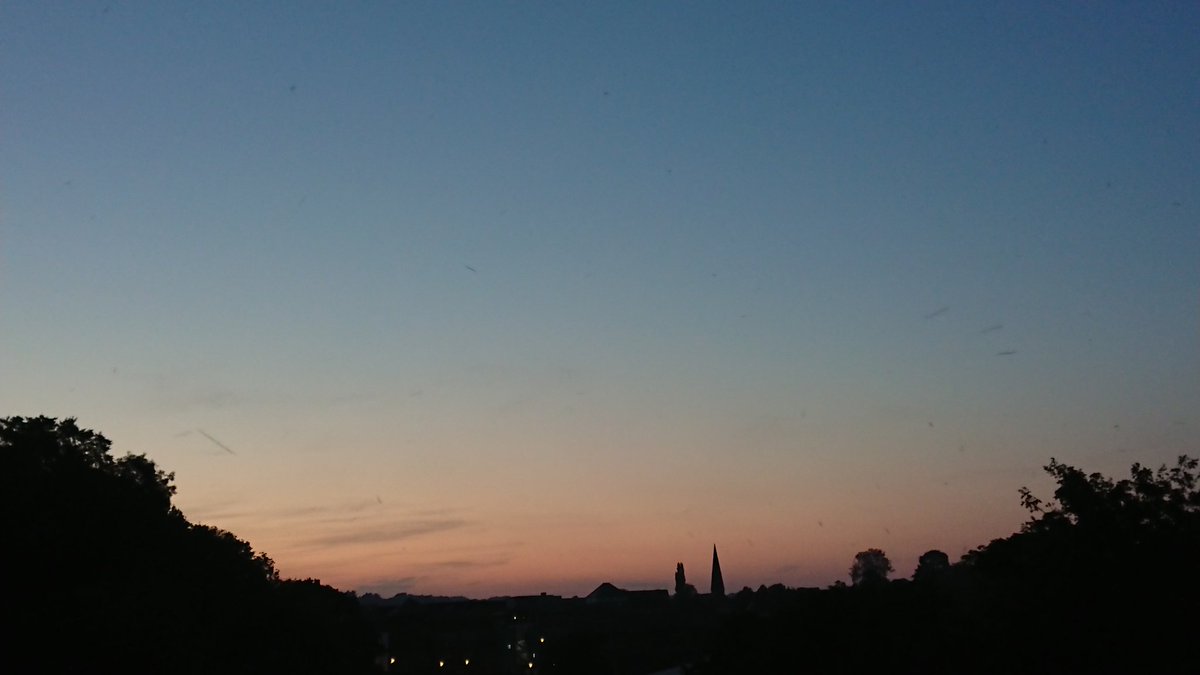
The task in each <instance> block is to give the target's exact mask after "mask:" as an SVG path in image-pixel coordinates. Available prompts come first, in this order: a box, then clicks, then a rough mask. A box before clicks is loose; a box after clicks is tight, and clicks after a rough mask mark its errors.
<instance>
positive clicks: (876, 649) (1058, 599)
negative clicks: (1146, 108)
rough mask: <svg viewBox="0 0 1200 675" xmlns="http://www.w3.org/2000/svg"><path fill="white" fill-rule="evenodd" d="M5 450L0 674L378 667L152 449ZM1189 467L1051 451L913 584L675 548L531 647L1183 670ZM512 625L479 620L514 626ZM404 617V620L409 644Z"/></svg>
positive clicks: (320, 595) (577, 654) (56, 435)
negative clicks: (609, 600)
mask: <svg viewBox="0 0 1200 675" xmlns="http://www.w3.org/2000/svg"><path fill="white" fill-rule="evenodd" d="M0 467H2V470H0V500H3V501H2V502H0V527H3V532H4V535H5V543H6V544H7V548H6V549H5V550H6V553H7V555H6V556H5V563H6V564H5V567H4V569H5V574H3V575H0V579H3V581H2V582H0V583H2V584H3V586H2V590H0V593H2V596H0V598H2V600H3V607H4V610H5V623H6V625H7V626H9V628H8V629H7V632H6V643H7V644H6V648H5V649H4V650H0V666H2V667H3V672H38V673H118V672H119V673H184V674H190V673H196V674H207V673H234V674H237V673H246V674H251V673H253V674H256V675H258V674H264V673H297V674H303V673H314V674H315V673H356V672H358V673H362V672H368V671H370V670H371V669H372V660H373V659H374V658H375V656H376V654H377V650H378V644H377V641H376V635H377V633H376V632H375V630H374V629H373V628H372V627H371V625H370V624H369V623H368V621H367V620H366V619H364V616H363V614H362V612H361V610H360V607H359V604H358V602H357V599H356V598H355V597H354V595H353V594H349V593H341V592H339V591H337V590H335V589H333V588H330V587H328V586H324V585H322V584H320V583H319V582H317V581H314V580H303V581H296V580H284V579H281V578H280V577H279V574H278V573H277V571H276V569H275V566H274V564H273V563H272V561H271V560H270V559H269V558H267V557H266V556H265V555H263V554H261V553H257V552H255V551H254V549H253V548H252V547H251V546H250V544H248V543H247V542H245V541H242V540H241V539H238V538H237V537H236V536H234V535H233V534H231V533H229V532H225V531H223V530H219V529H217V528H213V527H208V526H205V525H200V524H195V523H191V522H189V521H188V520H187V519H186V518H185V517H184V515H183V514H182V513H181V512H180V511H179V510H178V509H177V508H175V506H174V505H173V504H172V497H173V495H174V493H175V488H174V486H173V476H172V474H169V473H165V472H163V471H162V470H160V469H159V468H158V467H157V466H156V465H155V463H154V462H153V461H151V460H149V459H148V458H146V457H145V456H144V455H125V456H124V457H119V458H117V457H113V456H112V454H111V452H110V443H109V441H108V440H107V439H105V438H104V437H103V436H101V435H99V434H97V433H95V432H92V431H89V430H86V429H81V428H79V427H78V425H77V424H76V423H75V421H74V420H73V419H64V420H61V421H59V420H55V419H51V418H47V417H36V418H22V417H10V418H5V419H0ZM1197 467H1198V462H1197V460H1196V459H1191V458H1188V457H1180V458H1179V459H1178V461H1177V462H1176V464H1175V465H1174V466H1169V467H1168V466H1163V467H1160V468H1158V469H1151V468H1148V467H1143V466H1140V465H1137V464H1135V465H1134V466H1133V468H1132V471H1131V473H1130V476H1129V477H1128V478H1125V479H1121V480H1114V479H1111V478H1108V477H1105V476H1103V475H1101V474H1097V473H1092V474H1088V473H1085V472H1083V471H1081V470H1079V469H1077V468H1075V467H1071V466H1068V465H1065V464H1062V463H1060V462H1057V461H1055V460H1051V462H1050V464H1049V465H1048V466H1047V467H1046V470H1047V472H1049V474H1050V475H1051V476H1052V477H1053V478H1054V480H1055V481H1056V483H1057V489H1056V490H1055V492H1054V495H1053V498H1052V499H1045V500H1043V499H1041V498H1039V497H1037V496H1035V495H1033V494H1032V493H1031V492H1030V491H1029V490H1026V489H1022V490H1021V491H1020V495H1021V500H1022V504H1023V505H1024V507H1025V508H1026V509H1027V510H1028V511H1029V513H1030V518H1029V520H1028V521H1027V522H1026V523H1025V524H1024V525H1023V526H1022V528H1021V529H1020V531H1019V532H1016V533H1014V534H1012V535H1010V536H1008V537H1005V538H1002V539H997V540H994V541H992V542H990V543H988V544H986V545H983V546H980V547H979V548H977V549H975V550H974V551H971V552H970V553H968V554H967V555H965V556H963V558H962V559H961V560H960V561H958V562H957V563H953V564H952V563H951V562H950V559H949V557H948V556H947V555H946V554H945V553H943V552H941V551H929V552H927V553H925V554H924V555H922V556H921V558H920V560H919V561H918V565H917V568H916V571H915V572H914V574H913V579H912V580H911V581H910V580H903V579H902V580H895V581H892V580H889V579H888V575H889V574H890V573H891V572H892V571H893V570H892V564H891V561H890V560H888V558H887V555H886V554H885V553H884V552H883V551H882V550H879V549H868V550H866V551H863V552H861V553H859V554H858V555H857V556H855V559H854V561H853V565H852V567H851V569H850V577H851V581H852V585H850V586H847V585H845V584H842V583H838V584H835V585H834V586H833V587H831V588H828V589H788V588H785V587H783V586H782V585H778V584H777V585H775V586H772V587H769V588H768V587H765V586H764V587H761V588H759V589H758V591H752V590H750V589H744V590H743V591H741V592H740V593H737V594H735V595H734V596H731V597H729V598H728V599H726V601H725V602H719V603H712V602H709V603H705V602H699V600H698V599H697V598H696V597H695V595H696V594H695V593H694V589H692V588H691V585H690V584H687V582H686V579H685V578H684V575H683V570H682V566H680V567H679V568H678V569H677V575H676V590H677V597H676V598H675V599H674V600H673V601H671V602H670V603H669V604H667V605H664V607H663V608H661V609H654V610H651V609H639V610H637V611H636V612H635V611H634V610H616V609H611V608H602V609H603V612H607V613H608V614H611V616H608V620H607V621H600V620H599V619H600V618H604V617H603V616H601V617H599V618H598V615H597V614H596V611H595V610H591V609H589V608H588V607H586V606H582V605H581V609H578V611H577V613H576V614H569V613H567V614H563V615H562V616H560V617H558V618H557V619H555V621H554V622H553V624H547V625H546V626H542V628H554V627H555V626H557V631H558V632H557V633H556V634H554V636H553V639H552V640H551V644H552V647H549V648H545V650H546V653H545V654H543V657H546V656H553V657H554V658H553V659H550V660H549V661H547V663H548V664H552V663H555V662H557V663H558V664H559V665H560V667H559V668H557V669H555V668H552V667H551V666H550V665H546V666H545V667H544V668H545V670H539V672H551V671H553V672H623V671H620V669H619V668H617V666H616V665H614V664H619V663H631V664H635V663H642V664H645V663H658V664H663V665H664V666H665V665H667V664H670V663H680V664H682V665H686V666H687V668H688V670H689V671H690V672H695V673H734V672H755V673H795V672H807V673H818V674H819V673H861V672H866V671H868V670H876V671H881V672H883V671H886V672H895V673H930V674H940V673H945V674H950V673H986V674H993V673H995V674H999V673H1014V672H1020V673H1034V674H1037V673H1047V674H1049V673H1067V674H1070V673H1087V674H1089V675H1092V674H1096V673H1130V672H1153V673H1191V672H1195V661H1196V659H1195V657H1194V656H1193V655H1192V654H1191V652H1190V651H1189V648H1190V646H1191V644H1192V641H1193V640H1194V638H1195V636H1196V635H1200V613H1198V612H1200V573H1198V572H1197V570H1198V567H1197V563H1198V562H1200V486H1198V484H1197V481H1198V475H1197ZM476 609H477V608H476ZM476 609H473V608H472V606H471V605H470V604H469V603H467V604H464V605H463V609H461V610H459V609H447V610H446V611H447V612H458V611H463V612H467V613H468V614H469V613H470V612H473V611H476ZM430 611H433V610H430ZM438 611H441V610H438ZM571 611H572V612H575V611H576V610H571ZM603 612H602V613H603ZM628 612H633V613H632V614H629V613H628ZM503 614H504V615H505V616H509V615H510V613H509V612H508V611H507V610H505V611H504V612H503ZM568 614H569V615H568ZM605 616H607V614H606V615H605ZM385 618H386V617H385ZM417 618H418V619H420V623H421V624H422V625H425V624H427V625H426V628H428V629H429V630H433V624H429V623H428V621H426V619H427V618H428V617H426V618H424V619H422V618H421V617H417ZM572 622H573V623H572ZM459 623H461V622H459ZM451 624H453V625H458V624H457V623H454V622H451ZM404 625H405V626H408V624H404ZM489 625H490V624H489ZM504 626H505V630H507V631H508V633H504V635H500V634H497V635H492V636H490V637H489V635H490V634H489V635H485V634H484V633H486V631H484V632H483V633H479V638H480V639H486V640H492V641H493V642H494V641H495V640H493V639H492V638H495V639H497V640H498V639H503V640H507V641H509V642H511V640H512V636H511V635H510V634H509V633H511V626H510V625H509V624H507V623H505V624H504ZM571 626H574V628H570V627H571ZM614 626H615V627H616V628H614ZM418 628H420V626H418ZM413 630H416V629H413ZM413 630H409V629H407V628H406V630H405V631H401V632H395V631H393V632H394V637H399V636H404V637H405V639H406V640H408V641H409V642H411V639H410V638H412V637H413V635H415V634H417V633H419V632H420V631H419V630H417V633H414V632H413ZM426 632H428V631H426ZM476 632H478V631H476ZM473 634H474V633H473ZM454 635H458V633H454ZM451 637H452V636H451ZM460 637H461V636H460ZM428 639H429V640H430V641H433V642H437V643H438V644H441V642H439V641H443V642H444V641H445V639H448V636H446V635H441V636H439V635H433V634H430V636H428ZM499 644H501V643H497V645H499ZM494 646H495V645H494ZM393 647H394V648H395V647H397V645H393ZM497 648H499V647H497ZM639 651H640V652H645V653H641V654H639V653H638V652H639ZM397 654H398V655H399V656H401V657H403V656H405V655H406V653H405V652H402V651H398V652H397ZM597 655H605V656H604V658H600V656H597ZM618 657H619V658H618ZM641 657H645V658H641ZM651 657H652V658H651ZM426 660H427V661H428V659H426ZM432 663H433V662H432V661H431V662H430V663H427V664H425V665H426V666H428V667H429V668H433V667H434V665H432ZM541 668H543V666H539V669H541ZM431 672H434V671H431ZM631 672H632V671H631ZM640 672H645V669H643V670H642V671H640Z"/></svg>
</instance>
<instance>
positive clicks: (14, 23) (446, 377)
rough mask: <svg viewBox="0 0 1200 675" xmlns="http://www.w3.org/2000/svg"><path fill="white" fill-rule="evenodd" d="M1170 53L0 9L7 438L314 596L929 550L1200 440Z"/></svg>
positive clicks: (1189, 8) (1194, 131)
mask: <svg viewBox="0 0 1200 675" xmlns="http://www.w3.org/2000/svg"><path fill="white" fill-rule="evenodd" d="M1197 34H1200V10H1197V8H1196V6H1195V5H1194V4H1189V3H1137V4H1114V3H1089V4H1086V5H1085V4H1066V3H996V4H992V3H970V4H962V3H919V4H914V5H911V6H900V5H896V4H893V3H859V4H849V3H842V4H838V5H836V6H833V5H829V4H825V5H821V4H810V3H780V4H767V3H736V4H719V3H654V4H644V3H604V4H603V6H599V7H578V6H573V5H550V4H543V3H427V4H426V3H403V4H389V3H360V4H358V5H355V6H353V7H348V6H346V5H343V4H338V3H256V4H255V5H254V6H253V7H249V8H247V7H244V6H241V4H234V3H229V4H226V5H214V6H196V5H193V4H190V3H166V2H164V3H125V2H113V3H28V2H9V3H5V5H4V7H3V8H2V9H0V58H2V63H3V64H4V67H3V68H0V96H2V98H3V100H4V102H5V103H4V105H3V106H0V125H2V126H0V134H2V145H0V147H2V148H3V157H4V161H3V162H0V181H2V182H0V190H2V197H3V207H2V216H0V218H2V220H0V228H2V229H0V338H2V341H0V383H2V384H0V410H2V411H3V412H4V413H5V414H48V415H54V416H67V415H74V416H77V417H79V419H80V422H81V423H82V424H84V425H85V426H89V427H92V428H96V429H97V430H99V431H102V432H104V433H105V434H106V435H108V436H109V437H110V438H112V439H113V440H114V442H115V444H116V448H117V450H118V451H119V452H123V451H132V452H146V453H148V454H149V455H150V456H151V457H152V458H154V459H155V460H156V461H158V462H159V463H160V464H162V465H163V466H164V467H165V468H167V469H169V470H174V471H176V473H177V475H178V483H179V486H180V493H179V496H178V502H179V504H180V505H181V506H182V507H183V508H184V510H185V512H188V513H189V514H197V515H195V516H194V517H196V518H197V519H203V520H205V521H206V522H211V523H212V524H215V525H219V526H221V527H226V528H228V529H231V530H232V531H234V532H235V533H237V534H239V535H240V536H243V537H245V538H247V539H249V540H250V541H251V542H252V543H253V544H255V546H256V547H258V548H260V549H264V550H266V551H267V552H268V554H270V555H272V557H274V558H275V559H276V560H277V561H278V562H279V563H280V565H281V567H282V569H283V571H284V572H285V573H290V574H295V575H302V576H318V577H322V578H324V579H326V580H328V581H331V582H334V583H337V584H338V585H340V586H343V587H347V588H372V589H379V590H384V591H389V590H398V589H409V590H415V591H417V592H463V593H466V594H477V595H479V594H482V595H486V594H488V593H491V592H508V591H519V592H526V591H528V592H536V591H538V590H552V591H556V592H566V593H574V592H586V591H587V590H588V589H589V588H590V587H591V586H594V585H595V584H598V583H599V582H600V581H603V580H605V579H608V580H612V581H616V582H623V583H628V584H632V585H636V584H639V583H642V584H658V585H659V586H667V585H669V583H670V579H671V576H670V575H671V574H672V573H673V570H674V566H673V565H674V562H675V560H676V558H679V559H685V561H686V560H690V558H687V556H693V557H694V558H695V561H694V563H693V564H694V565H702V564H703V561H704V556H705V553H706V551H707V548H708V546H710V545H711V543H712V542H713V541H717V542H718V544H719V545H720V546H722V551H723V553H722V557H723V558H727V559H728V560H729V562H727V563H726V564H725V567H726V568H727V569H726V575H727V578H728V579H729V580H730V581H729V583H730V585H731V586H732V585H734V584H742V583H744V584H750V585H757V584H758V583H772V582H774V581H783V582H785V583H788V584H792V585H795V584H825V583H830V582H831V581H833V580H834V579H835V578H839V577H841V576H844V574H845V572H844V569H845V568H846V567H848V565H849V561H850V560H851V559H852V557H853V555H854V553H855V552H857V551H858V550H862V549H863V548H866V547H869V546H879V547H882V548H884V549H885V550H888V551H889V553H890V554H892V556H893V559H894V560H895V562H896V563H897V568H898V570H900V571H902V572H904V571H906V570H908V569H911V567H912V565H914V564H915V559H916V556H917V555H919V554H920V553H921V552H923V551H924V550H926V549H928V548H942V549H944V550H946V551H948V552H949V553H951V555H952V556H955V555H957V554H958V553H961V549H962V548H964V547H970V546H974V545H977V544H981V543H984V542H985V541H986V540H987V539H989V538H991V537H994V536H1001V535H1004V534H1006V533H1008V532H1011V531H1012V530H1013V529H1014V528H1015V527H1016V526H1017V525H1018V524H1019V522H1020V520H1021V517H1022V515H1021V513H1020V511H1019V508H1018V504H1017V499H1016V497H1015V495H1016V489H1017V488H1018V487H1020V486H1021V485H1023V484H1030V485H1038V486H1042V487H1043V488H1044V487H1045V486H1044V483H1043V482H1041V480H1042V479H1041V478H1040V477H1039V467H1040V466H1041V465H1042V464H1044V463H1045V462H1046V461H1047V460H1048V458H1049V457H1050V456H1056V457H1058V458H1059V459H1062V460H1064V461H1068V462H1074V463H1077V464H1079V465H1081V466H1084V467H1085V468H1088V469H1095V470H1103V471H1106V472H1110V473H1120V472H1123V471H1124V470H1125V469H1126V468H1127V467H1128V465H1129V464H1130V463H1131V462H1133V461H1142V462H1145V463H1151V464H1157V463H1160V462H1164V461H1170V460H1171V459H1172V458H1173V456H1174V455H1176V454H1179V453H1182V452H1191V453H1193V454H1194V453H1195V452H1197V445H1198V444H1197V440H1198V439H1200V432H1198V431H1197V429H1198V426H1200V418H1198V417H1197V411H1200V385H1198V384H1197V383H1200V358H1198V357H1200V349H1198V347H1200V341H1198V337H1200V322H1198V321H1197V307H1198V305H1197V301H1198V296H1197V290H1198V288H1200V265H1198V264H1197V261H1200V231H1198V229H1197V222H1198V216H1200V204H1198V203H1197V201H1196V194H1197V185H1198V184H1200V181H1198V178H1200V162H1198V161H1197V159H1198V157H1200V152H1198V151H1200V93H1198V92H1200V87H1198V86H1197V85H1198V84H1200V77H1198V76H1200V42H1197V41H1196V39H1195V36H1196V35H1197ZM939 310H944V311H939ZM1003 352H1015V353H1012V354H1002V353H1003ZM200 431H203V432H204V433H205V434H208V435H209V436H212V437H213V438H218V439H220V442H221V443H223V444H225V445H227V446H228V447H230V448H232V449H234V451H235V452H234V453H233V454H231V453H227V452H225V451H224V450H222V449H221V448H219V447H217V446H215V445H214V444H213V443H211V442H210V441H209V440H208V439H207V438H206V437H205V436H204V435H203V434H201V433H200ZM372 504H374V506H372ZM318 512H320V513H339V514H342V515H341V516H339V517H338V518H332V517H331V518H328V519H314V518H307V517H299V516H297V515H296V514H302V515H303V514H308V515H311V514H314V513H318ZM431 514H432V515H431ZM339 518H340V519H339ZM818 522H819V523H820V524H818ZM314 542H324V544H322V545H317V544H316V543H314ZM330 542H337V543H336V544H332V543H330ZM347 542H358V543H357V544H352V545H348V544H347ZM593 549H594V550H593ZM693 549H694V550H693ZM380 561H386V568H387V569H386V570H383V569H381V568H380V565H384V563H383V562H380ZM548 561H559V563H554V564H548ZM560 566H566V567H570V568H571V569H572V572H571V573H570V574H567V573H566V572H563V571H561V569H560ZM739 575H740V576H739ZM659 578H661V581H658V579H659Z"/></svg>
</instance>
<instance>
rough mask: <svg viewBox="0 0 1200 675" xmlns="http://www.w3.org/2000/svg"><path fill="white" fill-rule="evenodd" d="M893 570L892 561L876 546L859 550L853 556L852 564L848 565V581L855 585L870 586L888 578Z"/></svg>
mask: <svg viewBox="0 0 1200 675" xmlns="http://www.w3.org/2000/svg"><path fill="white" fill-rule="evenodd" d="M892 571H893V569H892V561H890V560H888V557H887V555H885V554H884V552H883V551H881V550H879V549H877V548H869V549H867V550H865V551H860V552H859V553H857V554H856V555H855V556H854V564H853V565H851V566H850V582H851V583H852V584H854V585H855V586H870V585H874V584H881V583H884V582H886V581H887V580H888V574H890V573H891V572H892Z"/></svg>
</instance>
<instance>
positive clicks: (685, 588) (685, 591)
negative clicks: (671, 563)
mask: <svg viewBox="0 0 1200 675" xmlns="http://www.w3.org/2000/svg"><path fill="white" fill-rule="evenodd" d="M694 595H696V587H695V586H693V585H691V584H689V583H688V582H687V576H685V575H684V573H683V563H675V596H676V597H683V598H690V597H692V596H694Z"/></svg>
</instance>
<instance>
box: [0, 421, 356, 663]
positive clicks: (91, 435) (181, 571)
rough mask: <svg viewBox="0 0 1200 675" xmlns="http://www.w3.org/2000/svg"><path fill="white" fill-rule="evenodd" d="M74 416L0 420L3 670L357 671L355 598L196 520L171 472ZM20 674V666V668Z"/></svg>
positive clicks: (227, 533)
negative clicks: (7, 621) (287, 569)
mask: <svg viewBox="0 0 1200 675" xmlns="http://www.w3.org/2000/svg"><path fill="white" fill-rule="evenodd" d="M109 451H110V443H109V441H108V439H106V438H104V437H103V436H101V435H100V434H97V433H95V432H93V431H90V430H87V429H81V428H79V426H78V425H77V424H76V423H75V420H73V419H64V420H61V421H59V420H55V419H52V418H47V417H36V418H22V417H11V418H6V419H0V459H2V461H3V465H4V471H3V474H2V476H0V481H2V485H0V488H2V490H0V495H2V497H0V499H3V502H2V504H0V513H2V514H3V515H2V516H0V517H2V518H3V523H2V524H3V527H4V530H3V531H4V533H5V536H6V539H7V545H8V551H9V555H8V556H6V557H7V558H8V562H9V565H8V570H9V571H8V573H7V574H6V575H5V577H4V585H5V589H4V596H5V599H6V602H5V606H6V609H7V610H8V612H7V613H8V615H9V616H10V617H11V618H12V619H15V622H14V623H15V624H16V626H17V627H16V633H15V635H14V637H15V638H16V639H14V640H13V648H12V649H9V650H6V652H5V657H3V658H4V659H5V660H7V661H9V664H8V665H9V666H11V667H9V668H6V669H5V670H7V671H9V672H23V671H24V670H26V669H28V667H29V666H30V665H32V666H34V668H33V671H34V672H42V673H116V672H120V673H256V674H261V673H274V672H289V673H305V672H311V673H325V672H335V671H336V672H363V671H364V670H366V669H368V668H369V667H370V664H371V659H372V657H373V637H372V635H371V633H370V632H369V630H368V629H367V626H366V624H365V622H364V621H363V620H362V618H361V617H360V616H359V614H358V606H357V603H356V601H355V599H354V598H353V597H352V596H346V595H344V594H342V593H339V592H337V591H336V590H334V589H332V588H329V587H328V586H322V585H321V584H319V583H317V582H314V581H284V580H281V579H280V578H279V575H278V574H277V573H276V570H275V566H274V564H273V563H272V562H271V560H270V559H269V558H267V557H266V556H265V555H263V554H261V553H256V552H255V551H254V550H253V548H251V546H250V544H248V543H246V542H245V541H242V540H240V539H238V538H237V537H235V536H234V535H233V534H231V533H229V532H225V531H223V530H219V529H217V528H213V527H209V526H206V525H199V524H193V523H190V522H188V520H187V519H186V518H185V517H184V515H183V514H182V513H181V512H180V511H179V510H178V509H177V508H175V507H174V506H173V505H172V503H171V499H172V496H173V495H174V493H175V488H174V486H173V485H172V481H173V475H172V474H169V473H165V472H163V471H161V470H160V469H159V468H158V467H157V466H156V465H155V463H154V462H153V461H151V460H149V459H147V458H146V457H145V455H126V456H124V457H120V458H114V457H113V456H112V455H111V454H110V452H109ZM17 664H22V665H24V668H23V669H17V668H16V665H17Z"/></svg>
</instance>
